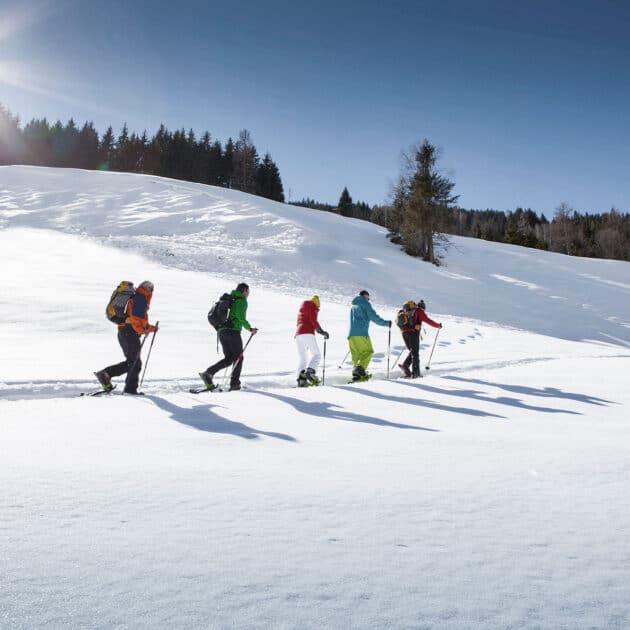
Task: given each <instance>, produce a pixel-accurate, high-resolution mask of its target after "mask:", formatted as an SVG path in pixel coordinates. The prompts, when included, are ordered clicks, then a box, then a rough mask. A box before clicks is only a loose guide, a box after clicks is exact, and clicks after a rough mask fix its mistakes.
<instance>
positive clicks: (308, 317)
mask: <svg viewBox="0 0 630 630" xmlns="http://www.w3.org/2000/svg"><path fill="white" fill-rule="evenodd" d="M318 313H319V296H317V295H314V296H313V297H312V298H311V299H310V300H306V301H304V302H302V306H300V310H299V311H298V316H297V330H296V331H295V344H296V346H297V351H298V378H297V383H298V387H307V386H308V385H319V383H320V380H319V379H318V378H317V376H316V372H317V368H318V366H319V362H320V360H321V357H322V355H321V353H320V351H319V346H318V345H317V340H316V339H315V333H316V332H318V333H319V334H320V335H322V336H323V337H324V339H328V337H329V335H328V333H327V332H326V331H325V330H322V327H321V326H320V325H319V321H318V320H317V316H318Z"/></svg>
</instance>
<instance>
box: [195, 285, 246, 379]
mask: <svg viewBox="0 0 630 630" xmlns="http://www.w3.org/2000/svg"><path fill="white" fill-rule="evenodd" d="M230 295H231V297H232V298H233V300H234V301H233V302H232V305H231V306H230V314H229V315H228V324H227V326H226V327H225V328H220V329H219V331H218V333H219V341H220V342H221V347H222V348H223V354H224V356H223V358H222V359H221V360H220V361H218V362H217V363H215V364H214V365H211V366H210V367H209V368H208V369H207V370H206V371H205V372H199V376H200V377H201V380H202V381H203V382H204V383H205V385H206V387H207V388H208V389H210V390H212V389H216V387H217V385H216V384H215V383H214V382H213V381H212V377H213V376H214V375H215V374H216V373H217V372H219V371H221V370H222V369H224V368H226V367H230V366H232V373H231V375H230V391H235V390H238V389H241V370H242V369H243V339H242V338H241V330H243V328H245V329H246V330H249V332H250V333H251V334H252V335H255V334H256V333H257V332H258V328H253V327H252V326H251V325H250V323H249V322H248V321H247V298H248V297H249V285H247V284H246V283H245V282H241V283H240V284H239V285H238V286H237V287H236V289H235V290H234V291H232V292H231V293H230Z"/></svg>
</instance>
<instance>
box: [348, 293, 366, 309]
mask: <svg viewBox="0 0 630 630" xmlns="http://www.w3.org/2000/svg"><path fill="white" fill-rule="evenodd" d="M365 302H367V300H366V299H365V298H364V297H363V296H362V295H357V297H355V298H354V299H353V300H352V304H354V305H355V306H357V305H358V304H364V303H365Z"/></svg>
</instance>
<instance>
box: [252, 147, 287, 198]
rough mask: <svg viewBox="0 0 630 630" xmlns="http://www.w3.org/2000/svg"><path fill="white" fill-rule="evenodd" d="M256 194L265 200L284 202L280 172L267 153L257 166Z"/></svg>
mask: <svg viewBox="0 0 630 630" xmlns="http://www.w3.org/2000/svg"><path fill="white" fill-rule="evenodd" d="M256 194H257V195H260V196H261V197H266V198H267V199H273V200H274V201H282V202H284V188H283V186H282V180H281V179H280V171H279V170H278V167H277V166H276V164H275V163H274V161H273V160H272V159H271V156H270V155H269V153H266V154H265V157H264V158H263V161H262V162H261V163H260V164H259V165H258V172H257V175H256Z"/></svg>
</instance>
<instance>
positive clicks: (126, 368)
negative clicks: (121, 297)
mask: <svg viewBox="0 0 630 630" xmlns="http://www.w3.org/2000/svg"><path fill="white" fill-rule="evenodd" d="M152 297H153V283H152V282H149V281H148V280H145V281H144V282H142V283H141V284H140V285H139V286H138V288H137V289H136V292H135V293H134V295H133V297H132V298H131V299H130V300H129V302H127V319H126V320H125V321H124V322H123V323H122V324H119V325H118V343H119V344H120V347H121V348H122V351H123V352H124V354H125V360H124V361H122V362H121V363H116V364H115V365H110V366H109V367H106V368H104V369H103V370H100V371H99V372H94V375H95V376H96V378H97V379H98V382H99V383H100V384H101V385H102V387H103V389H104V390H105V391H109V390H110V389H112V388H113V385H112V377H113V376H120V375H121V374H125V373H126V374H127V379H126V381H125V390H124V391H125V394H138V393H139V392H138V376H139V375H140V370H141V369H142V361H141V360H140V336H141V335H148V334H149V333H151V332H155V330H156V328H155V326H153V325H152V324H149V306H150V304H151V298H152Z"/></svg>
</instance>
